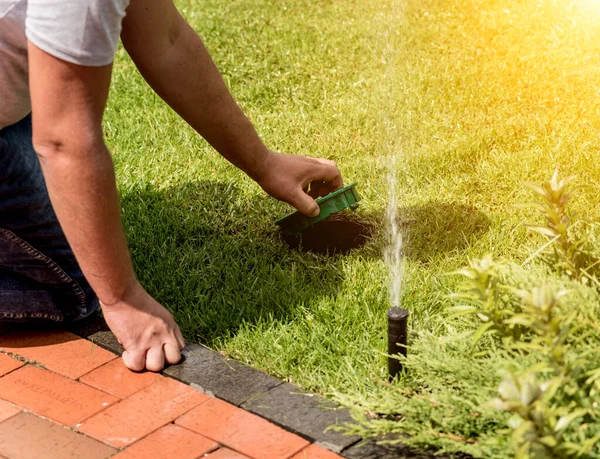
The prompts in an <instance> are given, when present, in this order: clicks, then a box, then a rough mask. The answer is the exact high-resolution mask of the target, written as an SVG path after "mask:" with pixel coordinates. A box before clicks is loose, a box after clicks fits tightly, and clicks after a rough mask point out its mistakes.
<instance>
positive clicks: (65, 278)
mask: <svg viewBox="0 0 600 459" xmlns="http://www.w3.org/2000/svg"><path fill="white" fill-rule="evenodd" d="M0 232H2V233H4V234H5V235H6V236H7V237H9V238H10V239H12V240H13V241H14V242H15V243H16V244H17V245H19V246H20V247H21V248H22V249H23V250H25V251H26V252H27V253H29V254H30V255H32V256H34V257H35V258H37V259H38V260H40V261H42V262H43V263H45V264H46V265H47V266H48V268H50V269H51V270H52V271H54V273H55V274H56V275H58V276H59V277H60V278H61V279H62V280H63V281H65V283H67V284H69V285H70V286H71V287H72V288H73V290H74V292H75V295H76V296H77V298H78V299H79V305H78V306H79V307H80V308H83V309H85V293H84V291H83V290H82V288H81V286H80V285H79V284H78V283H77V281H76V280H75V279H73V278H72V277H70V276H69V275H68V274H67V273H65V272H64V270H63V269H62V268H61V267H60V266H59V265H58V264H56V262H55V261H54V260H52V259H51V258H50V257H48V256H46V255H44V254H43V253H41V252H40V251H39V250H37V249H36V248H35V247H33V246H32V245H30V244H29V243H28V242H27V241H24V240H23V239H21V238H20V237H18V236H17V235H16V234H14V233H13V232H12V231H9V230H7V229H5V228H0ZM76 315H78V314H76ZM30 316H31V315H30Z"/></svg>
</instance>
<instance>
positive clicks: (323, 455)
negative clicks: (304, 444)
mask: <svg viewBox="0 0 600 459" xmlns="http://www.w3.org/2000/svg"><path fill="white" fill-rule="evenodd" d="M338 457H339V456H338V455H337V454H335V453H332V452H331V451H328V450H326V449H325V448H322V447H320V446H319V445H315V444H313V445H310V446H309V447H308V448H305V449H303V450H302V451H300V452H299V453H298V454H296V455H295V456H293V457H292V459H336V458H338Z"/></svg>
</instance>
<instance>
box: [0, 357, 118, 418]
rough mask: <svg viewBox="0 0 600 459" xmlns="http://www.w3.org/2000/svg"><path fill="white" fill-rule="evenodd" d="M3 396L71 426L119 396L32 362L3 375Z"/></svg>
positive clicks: (0, 395) (0, 383) (0, 388)
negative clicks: (34, 364) (44, 368)
mask: <svg viewBox="0 0 600 459" xmlns="http://www.w3.org/2000/svg"><path fill="white" fill-rule="evenodd" d="M0 398H1V399H4V400H7V401H9V402H11V403H14V404H16V405H20V406H22V407H25V408H27V409H29V410H31V411H33V412H34V413H37V414H41V415H42V416H46V417H48V418H50V419H52V420H54V421H56V422H59V423H60V424H64V425H67V426H75V425H76V424H77V423H79V422H81V421H83V420H84V419H86V418H88V417H90V416H92V415H93V414H96V413H97V412H99V411H101V410H103V409H105V408H106V407H107V406H109V405H111V404H113V403H114V402H116V401H117V400H118V399H117V398H116V397H113V396H112V395H109V394H107V393H105V392H101V391H99V390H97V389H94V388H92V387H89V386H86V385H85V384H82V383H79V382H76V381H73V380H71V379H68V378H65V377H64V376H60V375H57V374H56V373H52V372H50V371H47V370H42V369H40V368H36V367H33V366H29V365H27V366H24V367H22V368H19V369H18V370H16V371H13V372H12V373H9V374H8V375H6V376H4V377H3V378H0Z"/></svg>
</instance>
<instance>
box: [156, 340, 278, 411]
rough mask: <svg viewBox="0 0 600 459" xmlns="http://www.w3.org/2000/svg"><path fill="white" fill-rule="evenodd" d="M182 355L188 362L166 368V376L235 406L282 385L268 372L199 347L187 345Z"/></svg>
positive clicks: (197, 345)
mask: <svg viewBox="0 0 600 459" xmlns="http://www.w3.org/2000/svg"><path fill="white" fill-rule="evenodd" d="M182 354H183V355H184V357H185V360H184V361H183V362H182V363H180V364H177V365H172V366H170V367H168V368H166V369H165V370H164V371H163V373H164V374H166V375H169V376H171V377H172V378H175V379H177V380H179V381H182V382H184V383H186V384H191V385H192V386H194V387H196V388H197V389H199V390H200V391H202V392H204V393H206V394H207V395H210V396H212V397H218V398H220V399H222V400H225V401H226V402H229V403H232V404H233V405H236V406H240V405H241V404H242V403H244V402H245V401H247V400H249V399H251V398H252V397H257V396H260V395H261V394H263V393H265V392H267V391H269V389H272V388H274V387H276V386H279V385H280V384H282V381H280V380H279V379H277V378H274V377H273V376H270V375H268V374H267V373H263V372H262V371H258V370H255V369H254V368H251V367H249V366H246V365H243V364H241V363H239V362H237V361H235V360H232V359H228V358H226V357H223V356H222V355H221V354H219V353H218V352H215V351H213V350H211V349H208V348H207V347H204V346H201V345H199V344H189V345H187V346H186V347H185V349H184V350H183V352H182Z"/></svg>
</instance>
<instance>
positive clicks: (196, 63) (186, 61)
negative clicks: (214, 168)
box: [123, 15, 267, 178]
mask: <svg viewBox="0 0 600 459" xmlns="http://www.w3.org/2000/svg"><path fill="white" fill-rule="evenodd" d="M173 22H174V23H173V25H172V29H171V31H170V34H169V36H170V38H171V39H167V37H164V39H163V40H160V41H158V42H159V43H160V44H161V45H162V46H161V47H160V49H149V48H150V47H148V46H141V44H140V43H139V42H138V41H137V40H140V39H141V38H140V36H139V33H138V34H136V33H131V34H124V36H123V42H124V43H125V46H126V48H127V50H128V51H129V53H130V55H131V56H132V58H133V60H134V62H135V63H136V65H137V67H138V69H139V70H140V72H141V73H142V75H143V76H144V78H145V79H146V80H147V81H148V83H149V84H150V86H152V88H153V89H154V90H155V91H156V93H157V94H158V95H159V96H160V97H161V98H162V99H163V100H165V101H166V102H167V103H168V104H169V105H170V106H171V107H172V108H173V109H174V110H175V111H176V112H177V113H178V114H179V115H180V116H181V117H182V118H184V119H185V120H186V121H187V122H188V123H189V124H190V126H192V127H193V128H194V129H195V130H196V131H197V132H198V133H199V134H200V135H202V136H203V137H204V138H205V139H206V140H207V141H208V142H209V143H210V144H211V145H212V146H213V147H214V148H215V149H216V150H217V151H218V152H219V153H221V154H222V155H223V156H224V157H225V158H227V159H228V160H229V161H231V162H232V163H233V164H235V165H236V166H238V167H239V168H241V169H242V170H244V171H245V172H246V173H247V174H249V175H250V176H251V177H253V178H256V174H257V173H258V171H259V169H260V167H261V165H262V163H263V161H264V159H265V157H266V155H267V149H266V147H265V146H264V144H263V143H262V141H261V140H260V138H259V137H258V135H257V133H256V131H255V130H254V127H253V126H252V124H251V123H250V121H249V120H248V118H247V117H246V116H245V115H244V113H243V112H242V110H241V109H240V108H239V106H238V105H237V103H236V102H235V100H234V99H233V97H232V96H231V94H230V92H229V89H228V88H227V86H226V85H225V83H224V81H223V79H222V77H221V75H220V74H219V71H218V70H217V67H216V66H215V64H214V62H213V60H212V58H211V57H210V55H209V54H208V51H207V50H206V48H205V47H204V44H203V43H202V41H201V40H200V38H199V37H198V35H197V34H196V32H194V30H193V29H192V28H191V27H190V26H189V25H188V24H187V23H186V22H185V21H184V20H183V19H182V18H181V17H180V16H179V15H177V17H176V19H174V21H173ZM132 27H133V26H132ZM128 35H131V37H129V36H128Z"/></svg>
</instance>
